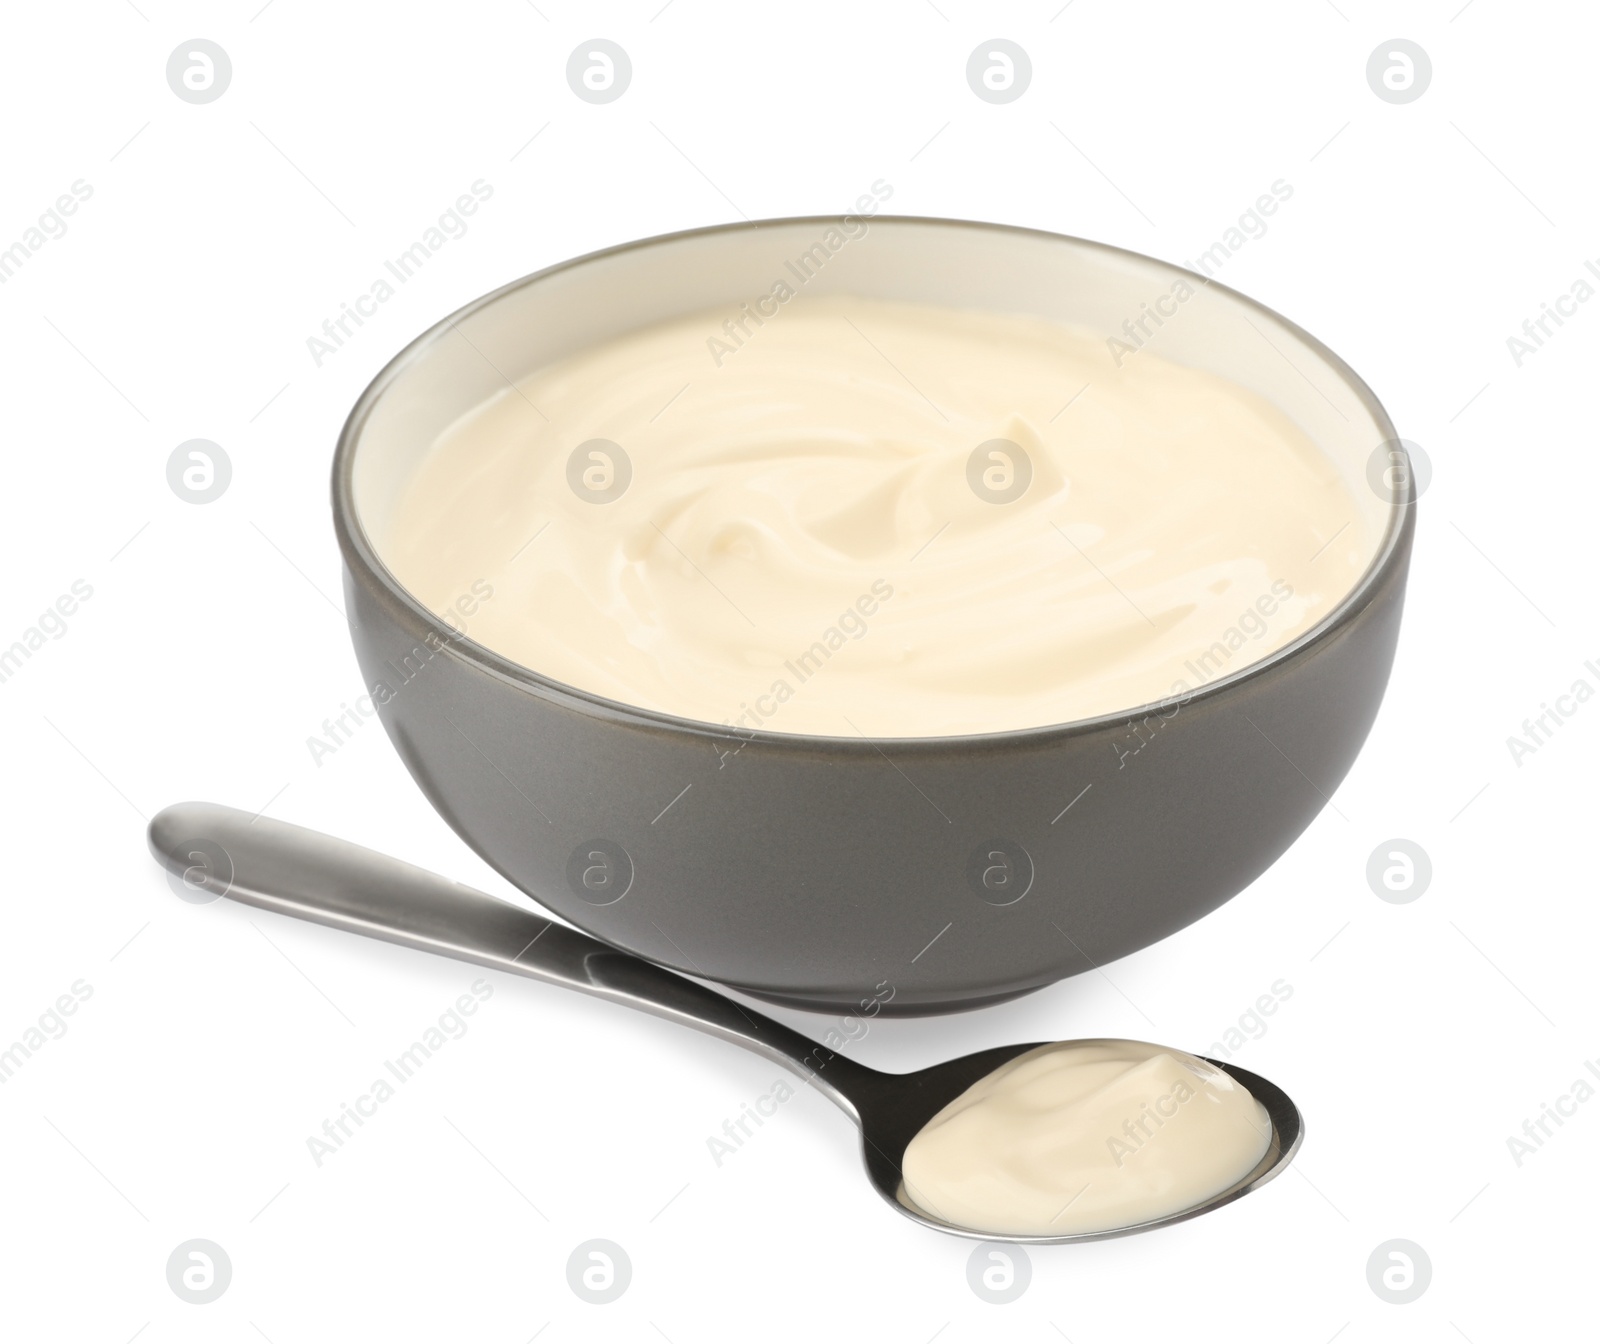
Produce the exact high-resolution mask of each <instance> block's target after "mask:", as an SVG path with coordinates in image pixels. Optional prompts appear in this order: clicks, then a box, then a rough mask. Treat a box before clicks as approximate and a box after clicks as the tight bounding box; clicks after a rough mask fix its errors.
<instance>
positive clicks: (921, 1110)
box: [149, 803, 1303, 1244]
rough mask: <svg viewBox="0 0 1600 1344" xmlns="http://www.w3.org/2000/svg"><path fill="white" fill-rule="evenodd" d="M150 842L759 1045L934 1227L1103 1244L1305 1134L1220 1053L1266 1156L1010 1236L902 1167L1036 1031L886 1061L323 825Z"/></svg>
mask: <svg viewBox="0 0 1600 1344" xmlns="http://www.w3.org/2000/svg"><path fill="white" fill-rule="evenodd" d="M149 839H150V849H151V852H152V853H153V854H154V855H155V857H156V859H157V860H158V861H159V862H160V863H161V864H162V865H163V866H164V867H165V868H167V870H168V871H169V872H171V873H172V874H173V875H174V876H176V877H177V878H178V879H179V880H180V881H181V882H182V883H183V885H184V887H185V888H186V889H187V892H189V893H192V896H194V897H201V898H203V897H204V896H205V895H211V896H225V897H227V898H228V899H230V900H234V901H238V902H241V903H243V904H245V905H253V906H257V907H259V908H261V909H265V910H272V911H276V912H277V913H279V914H285V915H292V916H294V917H296V918H299V919H306V920H311V921H313V922H315V923H319V924H327V925H330V926H332V927H333V928H338V929H344V930H346V931H348V932H351V933H360V934H364V935H366V936H367V937H370V938H381V939H383V940H385V941H387V942H392V943H399V944H401V945H403V946H406V947H415V948H419V949H421V950H423V951H427V952H433V953H436V954H439V955H442V956H448V957H454V958H456V959H457V960H461V961H468V962H473V963H475V964H477V965H480V966H487V967H490V968H492V969H494V970H499V971H509V972H511V973H513V974H516V975H523V976H527V977H529V978H531V979H535V980H543V981H545V982H547V983H550V984H557V985H562V986H565V987H566V988H569V989H576V990H579V991H581V992H582V993H585V994H591V995H594V996H596V997H598V998H603V999H610V1000H612V1001H613V1002H617V1003H623V1004H627V1005H628V1006H629V1007H632V1008H638V1009H640V1010H642V1011H644V1012H648V1013H651V1014H653V1015H655V1016H658V1017H665V1018H668V1019H670V1020H672V1021H674V1022H679V1023H682V1024H683V1025H684V1026H688V1027H693V1028H695V1029H696V1030H698V1031H702V1032H705V1033H707V1034H709V1035H712V1036H718V1037H721V1038H722V1039H724V1040H728V1041H732V1042H734V1043H735V1044H738V1045H742V1046H744V1047H746V1048H747V1049H750V1050H753V1051H755V1052H756V1053H757V1054H760V1055H763V1056H765V1057H766V1058H768V1059H770V1060H772V1061H774V1062H776V1063H778V1064H781V1065H782V1066H783V1067H785V1068H787V1069H789V1070H790V1071H791V1072H793V1073H796V1074H798V1075H799V1076H800V1077H801V1078H803V1079H804V1080H805V1081H806V1082H807V1083H809V1084H810V1085H811V1086H812V1087H814V1088H816V1089H817V1090H818V1091H819V1092H821V1093H822V1094H823V1095H824V1096H826V1097H828V1098H829V1099H830V1100H832V1101H833V1102H834V1103H835V1104H837V1105H838V1106H839V1107H840V1109H842V1110H843V1111H844V1112H845V1113H846V1114H847V1115H849V1116H850V1118H851V1119H852V1120H854V1121H855V1122H856V1124H857V1126H858V1127H859V1128H860V1130H861V1143H862V1155H863V1159H864V1161H865V1163H866V1169H867V1178H868V1180H870V1181H871V1182H872V1185H873V1188H874V1189H876V1190H877V1191H878V1193H879V1194H880V1195H882V1196H883V1198H884V1199H885V1200H886V1201H887V1202H888V1203H889V1204H891V1205H892V1206H893V1207H894V1208H895V1209H896V1210H897V1211H898V1212H899V1213H901V1214H903V1215H905V1216H906V1217H907V1218H910V1219H912V1220H914V1221H915V1222H918V1223H921V1224H922V1225H923V1226H924V1227H930V1228H933V1229H934V1230H935V1231H939V1232H946V1233H951V1234H953V1235H955V1236H962V1237H972V1238H976V1239H978V1240H983V1241H1015V1242H1021V1243H1028V1244H1049V1243H1054V1242H1070V1241H1097V1240H1101V1239H1103V1238H1106V1237H1114V1236H1123V1235H1126V1234H1128V1233H1131V1232H1144V1231H1149V1230H1150V1229H1152V1228H1156V1227H1165V1226H1166V1225H1168V1224H1169V1223H1177V1222H1182V1221H1183V1220H1185V1219H1187V1218H1193V1217H1196V1216H1198V1215H1199V1214H1202V1213H1206V1212H1209V1211H1210V1210H1212V1209H1215V1208H1219V1207H1221V1206H1222V1205H1224V1204H1227V1203H1230V1202H1231V1201H1233V1200H1235V1199H1237V1198H1239V1196H1241V1195H1244V1194H1247V1193H1248V1192H1250V1191H1251V1190H1254V1189H1255V1188H1256V1187H1258V1186H1260V1185H1264V1184H1265V1183H1266V1182H1267V1181H1269V1180H1271V1179H1272V1177H1274V1176H1276V1175H1277V1174H1278V1172H1280V1171H1282V1170H1283V1168H1284V1167H1285V1166H1287V1165H1288V1163H1289V1161H1290V1159H1291V1158H1292V1157H1293V1156H1294V1154H1295V1151H1296V1150H1297V1149H1298V1148H1299V1146H1300V1140H1301V1136H1302V1134H1303V1125H1302V1122H1301V1118H1300V1112H1299V1111H1298V1110H1297V1109H1296V1108H1295V1105H1294V1102H1292V1101H1291V1100H1290V1099H1289V1097H1288V1096H1287V1095H1286V1094H1285V1093H1283V1092H1282V1091H1280V1090H1279V1089H1278V1088H1277V1087H1274V1086H1273V1085H1272V1084H1271V1083H1269V1082H1268V1081H1267V1080H1266V1079H1265V1078H1261V1077H1258V1076H1257V1075H1256V1074H1253V1073H1249V1072H1246V1071H1245V1070H1244V1069H1240V1068H1237V1067H1234V1066H1230V1065H1226V1064H1216V1067H1217V1068H1220V1069H1222V1070H1223V1071H1224V1072H1226V1073H1228V1074H1229V1075H1230V1076H1232V1077H1233V1078H1234V1079H1235V1080H1237V1081H1238V1082H1239V1083H1240V1084H1241V1085H1242V1086H1243V1087H1244V1088H1246V1089H1247V1090H1248V1091H1249V1092H1250V1094H1251V1095H1252V1096H1254V1097H1255V1099H1256V1100H1257V1101H1258V1102H1260V1103H1261V1105H1262V1107H1263V1108H1264V1109H1265V1110H1266V1112H1267V1115H1268V1117H1269V1119H1270V1121H1271V1124H1272V1135H1271V1139H1270V1141H1269V1142H1268V1144H1267V1149H1266V1152H1265V1153H1264V1154H1263V1156H1262V1158H1261V1160H1260V1161H1259V1162H1258V1163H1257V1164H1256V1166H1255V1168H1254V1169H1253V1170H1251V1171H1250V1172H1249V1173H1247V1174H1246V1175H1245V1176H1243V1177H1241V1178H1240V1179H1239V1180H1238V1181H1235V1182H1234V1183H1233V1184H1232V1185H1230V1186H1229V1187H1227V1188H1226V1189H1225V1190H1222V1191H1220V1192H1219V1193H1217V1194H1215V1195H1213V1196H1211V1197H1210V1198H1208V1199H1206V1200H1203V1201H1202V1202H1200V1203H1199V1204H1196V1205H1194V1206H1193V1207H1191V1208H1188V1209H1184V1210H1181V1211H1179V1212H1178V1213H1174V1214H1169V1215H1167V1216H1165V1217H1162V1218H1157V1219H1151V1220H1148V1221H1145V1222H1141V1223H1137V1224H1132V1225H1129V1226H1126V1227H1116V1228H1111V1229H1107V1230H1103V1231H1094V1232H1079V1233H1069V1234H1066V1235H1062V1236H1034V1235H1022V1236H1007V1235H1004V1234H999V1233H994V1232H989V1231H982V1230H978V1229H974V1228H968V1227H962V1226H959V1225H957V1224H955V1223H950V1222H946V1221H945V1220H943V1219H941V1218H938V1217H937V1216H935V1215H933V1214H930V1213H928V1212H926V1211H925V1210H923V1209H920V1208H918V1207H917V1206H916V1204H915V1203H913V1202H912V1201H911V1199H910V1198H909V1197H908V1196H907V1194H906V1191H905V1185H904V1181H903V1180H902V1177H901V1160H902V1158H903V1157H904V1155H905V1151H906V1147H907V1145H908V1144H910V1142H911V1140H912V1139H914V1138H915V1137H916V1136H917V1134H918V1133H919V1132H920V1131H921V1129H922V1128H923V1126H924V1125H926V1124H927V1123H928V1121H929V1120H931V1119H932V1118H933V1117H934V1116H935V1115H936V1114H938V1112H939V1111H941V1110H942V1109H943V1108H944V1107H945V1106H946V1105H948V1104H949V1103H950V1102H951V1101H953V1100H955V1098H956V1097H958V1096H960V1095H961V1094H962V1093H963V1092H965V1091H966V1090H967V1088H969V1087H971V1086H972V1085H973V1084H974V1083H976V1082H978V1081H979V1080H980V1079H982V1078H984V1077H986V1076H987V1075H989V1074H990V1073H993V1072H994V1071H995V1070H996V1069H998V1068H999V1067H1000V1066H1001V1065H1003V1064H1006V1063H1008V1062H1009V1061H1010V1060H1012V1059H1015V1058H1016V1057H1017V1056H1018V1055H1021V1054H1024V1053H1025V1052H1027V1051H1029V1050H1034V1049H1037V1048H1038V1047H1037V1044H1030V1045H1008V1046H999V1047H996V1048H993V1049H989V1050H980V1051H978V1052H977V1053H976V1054H971V1055H964V1056H962V1057H961V1058H960V1059H953V1060H949V1061H947V1062H945V1063H943V1064H935V1065H932V1066H931V1067H929V1068H926V1069H918V1070H916V1071H914V1072H912V1073H885V1072H883V1071H881V1070H878V1069H872V1068H868V1067H867V1066H866V1065H864V1064H859V1063H857V1062H856V1061H855V1060H853V1059H850V1058H849V1057H848V1056H845V1055H841V1054H839V1053H838V1052H836V1051H835V1050H833V1049H831V1048H830V1047H828V1046H825V1045H822V1044H820V1043H819V1042H817V1041H813V1040H811V1039H810V1038H809V1037H806V1036H803V1035H802V1034H801V1033H799V1032H797V1031H795V1030H793V1029H792V1028H790V1027H787V1026H785V1025H784V1024H783V1023H781V1022H778V1021H775V1020H774V1019H772V1018H769V1017H767V1016H765V1015H764V1014H762V1013H759V1012H757V1011H756V1010H755V1009H753V1008H748V1007H746V1006H745V1005H743V1004H740V1003H738V1002H736V1001H734V1000H733V999H730V998H728V997H727V996H726V995H723V994H719V993H717V992H716V991H715V990H713V989H710V988H708V987H707V986H705V985H702V984H700V983H699V982H698V981H695V980H690V979H688V978H687V977H685V976H681V975H678V974H677V973H676V972H673V971H669V970H666V969H664V968H663V967H660V966H657V965H655V964H654V963H653V962H648V961H644V960H642V959H640V958H639V957H635V956H632V955H631V954H629V953H626V952H620V951H618V950H617V949H616V948H613V947H609V946H607V945H606V944H605V943H602V942H600V941H599V940H598V939H595V938H591V937H589V936H588V935H587V934H582V933H578V932H577V931H576V930H573V929H569V928H567V927H565V926H564V925H560V924H557V923H555V921H553V920H550V919H546V918H545V917H544V916H542V915H538V914H535V913H534V912H533V911H531V910H527V909H524V908H522V907H519V906H515V905H511V904H510V903H508V902H506V901H501V900H497V899H496V898H495V897H493V896H489V895H486V894H485V893H483V892H481V891H474V890H473V889H471V888H470V887H464V886H461V885H460V884H458V883H454V882H450V881H448V880H447V879H445V878H442V877H439V876H437V875H436V874H434V873H430V872H427V871H425V870H424V869H421V868H416V867H413V866H412V865H410V864H407V863H402V862H401V861H399V860H398V859H393V858H389V857H388V856H386V855H383V854H378V853H375V852H374V851H372V850H369V849H363V848H361V847H359V846H357V845H353V844H350V843H349V842H348V841H344V840H338V839H335V838H334V837H332V836H328V835H323V834H321V833H320V832H317V831H311V830H306V829H305V828H303V827H300V826H293V825H290V824H288V823H286V822H281V821H275V820H273V819H271V818H269V817H264V816H257V817H252V816H251V815H250V814H249V813H247V812H241V811H239V810H237V809H235V808H231V807H221V806H218V805H217V804H214V803H179V804H176V805H174V806H172V807H168V808H164V809H163V810H162V811H160V812H159V813H157V814H156V816H155V818H154V819H153V820H152V821H151V823H150V834H149ZM1209 1062H1213V1063H1214V1062H1215V1061H1209Z"/></svg>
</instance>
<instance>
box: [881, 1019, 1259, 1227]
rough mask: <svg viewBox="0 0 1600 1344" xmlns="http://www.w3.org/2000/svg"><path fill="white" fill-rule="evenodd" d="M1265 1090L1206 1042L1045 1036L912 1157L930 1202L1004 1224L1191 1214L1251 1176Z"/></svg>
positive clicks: (912, 1182)
mask: <svg viewBox="0 0 1600 1344" xmlns="http://www.w3.org/2000/svg"><path fill="white" fill-rule="evenodd" d="M1271 1137H1272V1125H1271V1121H1270V1120H1269V1119H1268V1117H1267V1113H1266V1111H1265V1110H1263V1109H1262V1107H1261V1105H1260V1103H1258V1102H1257V1101H1256V1100H1255V1098H1253V1097H1252V1096H1251V1095H1250V1093H1249V1092H1248V1091H1246V1090H1245V1089H1244V1088H1243V1087H1242V1086H1240V1085H1239V1084H1238V1083H1237V1082H1235V1081H1234V1080H1233V1079H1232V1078H1231V1077H1229V1076H1228V1075H1227V1074H1226V1073H1224V1072H1223V1071H1222V1070H1220V1069H1218V1068H1216V1067H1215V1066H1213V1065H1211V1064H1208V1063H1206V1062H1205V1061H1204V1060H1202V1059H1198V1058H1196V1057H1195V1056H1194V1055H1188V1054H1184V1053H1183V1052H1182V1051H1179V1050H1167V1049H1164V1048H1163V1047H1161V1046H1159V1045H1147V1044H1145V1043H1143V1042H1141V1041H1067V1042H1063V1043H1061V1044H1058V1045H1046V1046H1041V1047H1040V1048H1039V1049H1037V1050H1030V1051H1029V1052H1028V1053H1027V1054H1025V1055H1019V1056H1018V1057H1017V1058H1016V1059H1014V1060H1012V1061H1011V1062H1010V1063H1009V1064H1006V1065H1004V1066H1003V1067H1001V1068H999V1069H996V1070H995V1072H993V1073H991V1074H990V1075H989V1076H988V1077H986V1078H982V1079H980V1080H979V1081H978V1082H977V1083H975V1084H973V1086H972V1087H970V1088H968V1089H967V1090H966V1091H965V1092H963V1093H962V1094H961V1095H960V1096H959V1097H957V1098H956V1099H955V1100H954V1101H953V1102H951V1103H950V1104H949V1105H948V1106H946V1107H945V1108H944V1109H943V1110H942V1111H940V1112H939V1113H938V1114H937V1115H935V1116H934V1117H933V1119H932V1120H930V1121H929V1122H928V1123H927V1125H926V1126H924V1127H923V1129H922V1130H921V1132H920V1133H918V1135H917V1136H916V1138H914V1139H913V1140H912V1141H911V1143H910V1145H909V1146H908V1147H907V1149H906V1152H905V1157H904V1159H903V1161H902V1175H903V1177H904V1180H905V1187H906V1194H907V1195H908V1196H909V1197H910V1199H911V1201H912V1203H913V1204H915V1205H916V1206H917V1207H918V1208H920V1209H922V1210H923V1211H924V1212H926V1213H931V1214H933V1215H934V1216H936V1217H938V1218H940V1219H943V1220H944V1221H945V1222H947V1223H954V1224H955V1225H957V1226H959V1227H966V1228H971V1229H973V1230H975V1231H980V1232H992V1233H994V1234H996V1235H997V1236H1068V1235H1071V1234H1073V1233H1078V1232H1105V1231H1110V1230H1112V1229H1115V1228H1123V1227H1131V1226H1134V1225H1136V1224H1139V1223H1145V1222H1149V1221H1151V1220H1153V1219H1157V1218H1164V1217H1167V1216H1169V1215H1171V1214H1176V1213H1182V1212H1184V1211H1185V1210H1188V1209H1192V1208H1194V1207H1195V1206H1196V1205H1198V1204H1201V1203H1203V1202H1204V1201H1205V1200H1207V1199H1209V1198H1210V1197H1211V1196H1213V1195H1216V1194H1219V1193H1221V1192H1222V1191H1223V1190H1226V1189H1227V1188H1228V1187H1229V1186H1231V1185H1233V1184H1234V1183H1235V1182H1236V1181H1238V1180H1239V1179H1240V1178H1242V1177H1244V1176H1246V1175H1248V1174H1249V1173H1250V1172H1251V1171H1252V1170H1253V1169H1254V1168H1255V1166H1256V1165H1257V1163H1259V1162H1260V1161H1261V1158H1262V1156H1263V1155H1264V1154H1265V1153H1266V1151H1267V1145H1268V1143H1269V1142H1270V1141H1271Z"/></svg>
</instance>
